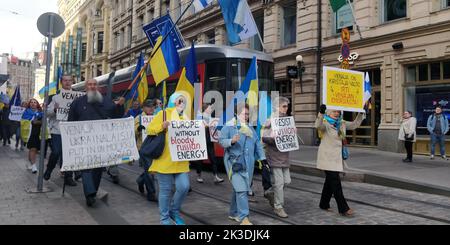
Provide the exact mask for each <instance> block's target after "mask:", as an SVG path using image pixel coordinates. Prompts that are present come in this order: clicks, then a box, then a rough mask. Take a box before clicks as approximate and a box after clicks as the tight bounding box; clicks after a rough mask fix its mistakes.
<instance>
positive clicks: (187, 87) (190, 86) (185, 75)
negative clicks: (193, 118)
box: [176, 44, 198, 112]
mask: <svg viewBox="0 0 450 245" xmlns="http://www.w3.org/2000/svg"><path fill="white" fill-rule="evenodd" d="M197 78H198V71H197V58H196V55H195V47H194V44H192V47H191V51H190V53H189V56H188V58H187V61H186V65H185V66H184V68H183V71H182V72H181V76H180V80H179V81H178V85H177V88H176V92H178V93H182V94H184V93H186V94H185V97H186V99H187V100H188V101H187V102H186V106H187V108H186V112H190V111H191V110H190V107H192V104H193V102H194V96H195V89H194V84H195V83H197Z"/></svg>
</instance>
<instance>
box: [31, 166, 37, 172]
mask: <svg viewBox="0 0 450 245" xmlns="http://www.w3.org/2000/svg"><path fill="white" fill-rule="evenodd" d="M37 172H38V169H37V166H36V164H33V166H31V173H33V174H37Z"/></svg>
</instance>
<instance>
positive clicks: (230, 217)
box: [228, 215, 241, 223]
mask: <svg viewBox="0 0 450 245" xmlns="http://www.w3.org/2000/svg"><path fill="white" fill-rule="evenodd" d="M228 219H230V220H232V221H236V222H238V223H240V222H241V220H240V219H239V217H237V216H236V217H233V216H231V215H230V216H228Z"/></svg>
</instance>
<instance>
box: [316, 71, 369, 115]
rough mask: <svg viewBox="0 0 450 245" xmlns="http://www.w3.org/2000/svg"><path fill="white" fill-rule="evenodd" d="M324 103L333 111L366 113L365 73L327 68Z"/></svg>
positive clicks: (324, 83)
mask: <svg viewBox="0 0 450 245" xmlns="http://www.w3.org/2000/svg"><path fill="white" fill-rule="evenodd" d="M323 102H324V103H325V104H326V105H327V108H328V109H332V110H340V111H353V112H364V73H362V72H358V71H351V70H343V69H338V68H333V67H327V66H325V67H324V81H323Z"/></svg>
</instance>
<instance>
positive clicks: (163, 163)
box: [147, 93, 190, 225]
mask: <svg viewBox="0 0 450 245" xmlns="http://www.w3.org/2000/svg"><path fill="white" fill-rule="evenodd" d="M185 108H186V98H185V97H184V96H183V95H182V94H179V93H175V94H173V95H172V96H171V97H170V99H169V104H168V107H167V109H166V110H163V111H160V112H158V114H156V116H155V118H153V120H152V122H151V123H150V125H149V126H148V127H147V134H148V135H159V134H165V137H166V140H165V145H164V150H163V153H162V155H161V156H160V157H159V158H158V159H153V162H152V165H151V167H150V169H149V172H151V173H156V176H157V179H158V184H159V196H158V205H159V214H160V222H161V225H173V224H176V225H185V224H186V223H185V221H184V220H183V218H182V217H181V215H180V210H181V206H182V204H183V202H184V200H185V198H186V196H187V194H188V191H189V186H190V183H189V171H190V170H189V162H187V161H182V162H174V161H172V158H171V155H170V149H169V144H170V142H169V134H168V130H167V129H168V127H169V125H170V122H172V121H182V120H187V119H188V118H187V117H186V115H185V114H184V110H185ZM174 185H175V193H173V192H172V189H173V186H174Z"/></svg>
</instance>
